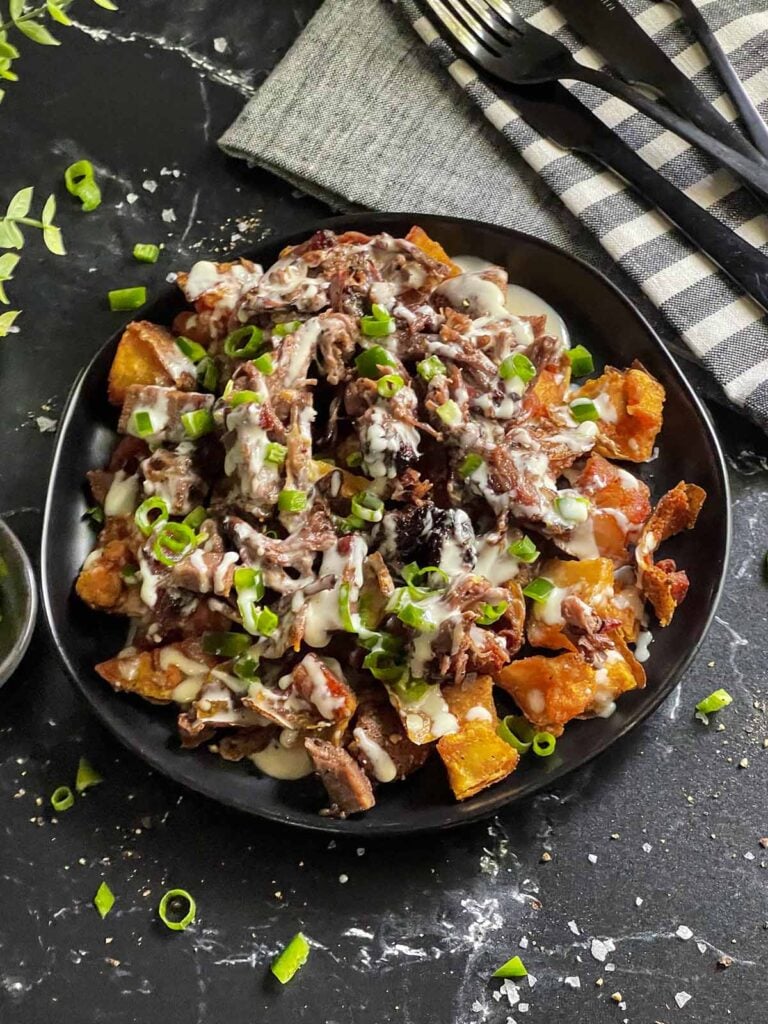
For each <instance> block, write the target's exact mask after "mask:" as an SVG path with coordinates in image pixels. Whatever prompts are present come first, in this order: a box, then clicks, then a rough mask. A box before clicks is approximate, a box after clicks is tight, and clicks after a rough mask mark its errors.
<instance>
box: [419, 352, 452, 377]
mask: <svg viewBox="0 0 768 1024" xmlns="http://www.w3.org/2000/svg"><path fill="white" fill-rule="evenodd" d="M446 369H447V367H446V365H445V363H444V362H443V361H442V359H439V358H438V357H437V356H429V357H428V358H427V359H422V360H421V362H420V363H417V364H416V372H417V373H418V375H419V376H420V377H421V378H422V379H423V380H425V381H427V383H429V381H431V380H432V378H433V377H437V375H438V374H439V373H445V372H446Z"/></svg>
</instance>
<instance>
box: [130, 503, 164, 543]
mask: <svg viewBox="0 0 768 1024" xmlns="http://www.w3.org/2000/svg"><path fill="white" fill-rule="evenodd" d="M150 512H159V513H160V514H159V515H158V516H156V518H155V519H150V518H149V514H150ZM169 514H170V513H169V511H168V505H167V503H166V502H164V501H163V499H162V498H146V499H145V500H144V501H142V503H141V504H140V505H139V507H138V508H137V509H136V512H135V513H134V516H133V519H134V522H135V523H136V525H137V526H138V528H139V529H140V530H141V532H142V533H143V534H144V536H145V537H148V536H149V535H150V533H152V531H153V530H155V529H157V527H158V526H164V525H165V524H166V523H167V522H168V516H169Z"/></svg>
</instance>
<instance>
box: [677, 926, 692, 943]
mask: <svg viewBox="0 0 768 1024" xmlns="http://www.w3.org/2000/svg"><path fill="white" fill-rule="evenodd" d="M675 935H676V936H677V937H678V939H682V940H683V942H687V941H688V939H692V938H693V932H692V931H691V929H690V928H689V927H688V925H685V924H681V925H680V927H679V928H678V929H677V931H676V932H675Z"/></svg>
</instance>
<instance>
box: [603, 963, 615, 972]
mask: <svg viewBox="0 0 768 1024" xmlns="http://www.w3.org/2000/svg"><path fill="white" fill-rule="evenodd" d="M605 970H606V971H615V970H616V964H606V965H605Z"/></svg>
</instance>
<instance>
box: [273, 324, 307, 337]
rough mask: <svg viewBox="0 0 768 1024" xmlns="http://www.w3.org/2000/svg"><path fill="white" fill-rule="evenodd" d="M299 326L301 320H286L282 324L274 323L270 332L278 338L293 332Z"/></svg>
mask: <svg viewBox="0 0 768 1024" xmlns="http://www.w3.org/2000/svg"><path fill="white" fill-rule="evenodd" d="M300 327H301V320H287V321H286V322H285V323H282V324H275V326H274V327H273V328H272V333H273V334H275V335H277V337H278V338H284V337H285V336H286V334H294V333H295V332H296V331H298V329H299V328H300Z"/></svg>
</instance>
